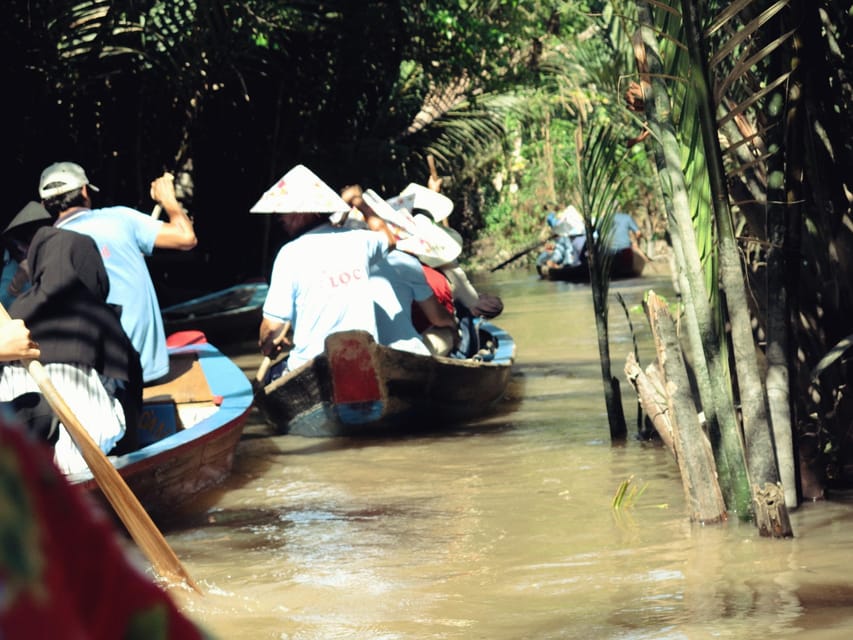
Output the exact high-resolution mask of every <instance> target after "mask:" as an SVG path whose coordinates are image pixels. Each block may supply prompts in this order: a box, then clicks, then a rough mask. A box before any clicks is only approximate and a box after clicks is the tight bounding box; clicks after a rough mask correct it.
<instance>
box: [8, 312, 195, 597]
mask: <svg viewBox="0 0 853 640" xmlns="http://www.w3.org/2000/svg"><path fill="white" fill-rule="evenodd" d="M10 319H11V318H10V316H9V313H8V312H7V311H6V308H5V307H4V306H3V305H2V304H0V320H2V321H6V320H10ZM24 365H25V366H26V367H27V371H29V373H30V375H31V376H32V377H33V380H35V382H36V384H37V385H38V388H39V389H40V390H41V392H42V394H43V395H44V397H45V399H46V400H47V402H48V404H49V405H50V408H51V409H53V412H54V413H55V414H56V415H57V417H58V418H59V420H60V421H61V422H62V424H63V426H64V427H65V428H66V429H67V430H68V433H70V434H71V437H72V438H73V439H74V443H75V444H76V445H77V448H79V449H80V453H81V454H82V456H83V459H84V460H85V461H86V464H87V465H89V469H90V470H91V472H92V475H93V476H94V478H95V480H96V481H97V483H98V486H99V487H100V488H101V491H103V493H104V495H105V496H106V497H107V499H108V500H109V502H110V504H111V505H112V507H113V509H115V512H116V514H117V515H118V517H119V518H120V519H121V521H122V522H123V523H124V526H125V527H126V528H127V531H128V533H129V534H130V536H131V537H132V538H133V539H134V541H136V544H138V545H139V547H140V549H142V551H143V553H144V554H145V555H146V557H147V558H148V560H149V561H150V562H151V564H152V565H153V566H154V570H155V571H157V573H159V574H160V575H161V576H163V577H164V578H166V579H168V580H172V581H176V582H184V583H186V584H187V585H188V586H189V587H191V588H192V589H194V590H195V591H196V592H198V593H201V589H199V587H198V585H196V583H195V582H194V581H193V580H192V578H190V576H189V574H188V573H187V571H186V569H184V567H183V565H182V564H181V561H180V560H178V557H177V556H176V555H175V552H174V551H172V548H171V547H170V546H169V543H168V542H166V539H165V538H164V537H163V534H162V533H160V531H159V530H158V529H157V527H156V525H155V524H154V522H153V521H152V520H151V517H150V516H149V515H148V513H147V512H146V511H145V509H144V508H143V507H142V505H141V504H140V503H139V500H137V499H136V496H135V495H133V492H132V491H131V490H130V487H128V486H127V483H125V481H124V479H123V478H122V477H121V476H120V475H119V473H118V471H116V468H115V467H114V466H113V465H112V463H111V462H110V461H109V459H108V458H107V456H106V455H105V454H104V452H103V451H101V449H100V447H99V446H98V445H97V444H96V443H95V441H94V440H93V439H92V436H90V435H89V432H88V431H86V428H85V427H84V426H83V425H82V424H81V423H80V421H79V420H78V419H77V416H75V415H74V412H73V411H72V410H71V408H70V407H69V406H68V404H67V403H66V402H65V400H64V399H63V397H62V396H61V395H60V394H59V392H58V391H57V390H56V387H55V386H54V385H53V381H52V380H51V379H50V376H48V374H47V371H46V370H45V368H44V367H43V366H42V364H41V363H40V362H39V361H38V360H25V361H24Z"/></svg>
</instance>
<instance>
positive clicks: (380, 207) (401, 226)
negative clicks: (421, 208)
mask: <svg viewBox="0 0 853 640" xmlns="http://www.w3.org/2000/svg"><path fill="white" fill-rule="evenodd" d="M361 197H362V198H363V199H364V203H365V204H366V205H367V206H369V207H370V208H371V209H373V212H374V213H375V214H376V215H378V216H379V217H380V218H382V219H383V220H384V221H385V222H390V223H391V224H392V225H393V226H394V227H395V228H394V229H392V231H393V232H394V234H395V235H396V236H397V237H398V238H400V237H402V236H405V235H411V234H413V233H417V230H418V229H417V225H416V223H415V220H414V218H413V217H412V213H411V211H410V210H408V209H406V208H405V207H401V208H400V209H396V208H394V207H393V206H391V205H390V204H389V203H388V202H386V201H385V200H383V199H382V197H381V196H380V195H379V194H377V193H376V192H375V191H373V190H372V189H367V190H366V191H365V192H364V193H363V194H362V196H361ZM398 230H401V231H403V232H404V233H403V234H401V233H399V232H398Z"/></svg>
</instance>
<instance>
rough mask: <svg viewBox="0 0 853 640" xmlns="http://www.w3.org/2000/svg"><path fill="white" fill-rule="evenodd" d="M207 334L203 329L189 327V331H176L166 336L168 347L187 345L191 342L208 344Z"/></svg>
mask: <svg viewBox="0 0 853 640" xmlns="http://www.w3.org/2000/svg"><path fill="white" fill-rule="evenodd" d="M206 343H207V336H205V335H204V333H202V332H201V331H196V330H195V329H188V330H187V331H176V332H175V333H171V334H169V336H168V337H167V338H166V346H167V347H187V346H189V345H191V344H206Z"/></svg>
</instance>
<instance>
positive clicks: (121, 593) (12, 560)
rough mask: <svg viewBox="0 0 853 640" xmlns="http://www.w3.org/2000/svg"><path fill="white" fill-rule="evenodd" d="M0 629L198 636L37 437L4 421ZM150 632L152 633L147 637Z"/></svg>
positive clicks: (26, 633)
mask: <svg viewBox="0 0 853 640" xmlns="http://www.w3.org/2000/svg"><path fill="white" fill-rule="evenodd" d="M0 503H2V504H5V505H6V507H5V508H4V509H3V510H2V512H0V527H2V528H3V535H2V539H3V540H4V544H3V545H2V546H0V584H3V590H4V593H3V599H2V602H0V637H3V638H58V639H63V640H64V639H69V640H72V639H74V640H76V639H78V638H79V639H80V640H101V639H103V640H115V638H144V637H159V638H169V639H181V640H183V639H187V640H201V639H202V638H203V637H204V636H203V634H202V633H201V632H200V630H199V629H198V628H197V627H196V626H195V625H194V624H193V623H192V622H191V621H190V620H189V619H188V618H186V617H184V616H183V614H181V613H180V611H179V610H178V609H177V607H176V605H175V604H174V603H173V601H172V600H171V598H170V597H169V595H168V594H167V593H166V592H165V591H163V590H162V589H160V587H158V586H157V584H156V583H155V582H154V581H153V580H152V579H151V578H149V577H148V576H147V575H145V574H144V573H142V572H141V571H139V570H138V569H137V568H136V567H135V566H133V565H132V564H131V563H130V562H129V560H128V559H127V557H126V556H125V553H124V550H123V548H122V547H121V545H120V544H119V542H118V539H117V535H118V533H117V531H116V529H115V526H114V525H113V524H112V522H111V521H109V520H108V519H107V516H106V514H104V513H102V512H101V511H97V510H96V509H95V508H94V507H93V506H92V504H90V503H89V502H87V499H86V498H85V496H84V495H83V494H82V492H81V490H80V489H79V488H78V487H76V486H73V485H71V484H70V483H69V482H68V481H67V480H66V479H65V476H63V475H62V474H61V473H60V472H59V470H58V469H57V468H56V466H55V465H54V464H53V461H52V459H51V455H50V453H49V451H48V449H47V448H46V447H44V445H42V444H41V443H36V442H35V441H33V440H31V439H29V438H28V437H27V436H26V435H24V434H23V433H22V432H20V431H18V430H16V429H15V428H13V427H10V426H8V425H6V424H5V423H2V421H0ZM152 633H153V636H152V635H150V634H152Z"/></svg>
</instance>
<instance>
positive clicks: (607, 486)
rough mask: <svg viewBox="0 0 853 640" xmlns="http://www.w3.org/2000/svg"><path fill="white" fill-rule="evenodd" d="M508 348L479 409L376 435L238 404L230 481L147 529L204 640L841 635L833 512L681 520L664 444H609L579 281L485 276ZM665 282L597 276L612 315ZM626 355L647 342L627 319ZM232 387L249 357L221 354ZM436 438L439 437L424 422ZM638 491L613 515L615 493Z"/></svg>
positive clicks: (849, 584) (838, 536) (851, 593)
mask: <svg viewBox="0 0 853 640" xmlns="http://www.w3.org/2000/svg"><path fill="white" fill-rule="evenodd" d="M479 286H480V288H481V289H482V290H484V291H488V292H491V293H496V294H498V295H500V296H501V297H502V298H503V301H504V304H505V310H504V312H503V314H502V315H501V316H500V317H499V318H498V319H497V321H498V323H499V324H500V325H501V326H502V327H503V328H505V329H506V330H508V331H509V333H510V334H511V335H513V337H514V338H515V340H516V343H517V360H516V365H515V368H514V374H513V377H512V381H511V384H510V388H509V393H508V396H507V398H506V400H505V401H504V402H503V403H502V404H501V405H500V407H498V410H497V412H496V413H495V415H492V416H490V417H488V418H487V419H484V420H482V421H479V422H476V423H471V424H467V425H462V426H458V427H454V428H453V429H451V430H449V431H439V430H438V429H437V431H436V433H435V434H427V435H419V436H417V437H411V438H404V439H393V440H364V439H359V440H349V439H309V438H301V437H296V436H276V435H273V434H272V433H271V431H270V430H269V428H268V427H267V426H266V425H265V424H264V423H263V422H262V420H261V419H260V418H259V417H258V416H257V414H255V413H253V414H252V416H251V417H250V419H249V422H248V424H247V427H246V431H245V435H244V437H243V440H242V441H241V444H240V446H239V448H238V451H237V457H236V460H235V468H234V473H233V476H232V477H231V478H230V479H229V481H228V482H227V483H226V485H225V486H224V487H222V490H220V491H216V492H215V493H213V494H210V495H209V496H206V498H205V501H204V502H203V503H200V504H196V505H194V508H193V510H192V512H191V513H187V514H186V515H184V516H182V517H181V518H179V519H178V520H177V521H176V523H175V524H174V525H170V527H169V528H167V529H165V533H166V535H167V538H168V540H169V543H170V544H171V545H172V547H173V548H174V550H175V552H176V553H177V555H178V556H179V557H180V558H181V560H182V562H183V563H184V565H185V566H186V568H187V569H188V571H189V573H190V575H192V576H193V578H194V579H195V580H196V582H198V583H199V585H200V586H201V588H202V589H203V591H204V592H205V595H204V596H203V597H195V596H190V595H186V594H184V593H181V592H178V593H176V594H175V595H176V598H177V599H178V601H179V604H180V606H181V608H182V610H183V611H185V612H186V613H187V615H189V616H190V617H191V618H193V619H194V620H196V621H197V622H199V624H201V625H202V626H203V627H204V628H206V629H207V630H208V631H209V632H211V633H212V634H213V635H214V636H215V637H217V638H222V639H232V638H249V639H258V640H266V639H279V640H284V639H287V640H330V639H336V638H341V639H343V638H347V639H349V638H353V639H365V640H414V639H419V638H430V639H473V638H482V639H488V640H510V639H522V638H524V639H526V638H529V639H537V640H545V639H551V638H579V639H580V638H583V639H593V640H595V639H614V640H616V639H620V640H628V639H631V640H640V639H689V640H703V639H706V638H709V639H710V638H758V637H796V638H809V639H811V638H814V639H830V638H832V639H835V638H838V639H841V638H844V639H847V638H851V637H853V607H851V605H853V577H851V571H852V570H853V562H851V552H853V535H851V528H852V527H853V503H851V502H850V501H843V500H839V501H826V502H822V503H816V504H807V505H804V506H802V507H800V508H799V509H797V510H796V511H793V512H792V513H791V519H792V524H793V528H794V534H795V537H794V538H793V539H791V540H771V539H764V538H760V537H759V536H758V535H757V532H756V529H755V528H754V527H753V526H752V525H748V524H740V523H738V522H737V521H736V520H735V521H730V522H728V523H727V524H724V525H715V526H701V525H696V524H691V523H690V522H689V521H688V520H687V517H686V512H685V507H684V498H683V492H682V487H681V481H680V477H679V473H678V468H677V465H676V463H675V461H674V459H673V457H672V455H671V454H670V453H669V451H668V450H667V449H666V448H664V447H663V446H661V445H659V444H655V443H647V442H641V441H640V440H638V439H637V438H633V437H632V438H629V440H628V442H627V443H626V444H625V445H623V446H612V445H611V443H610V438H609V428H608V425H607V417H606V412H605V407H604V400H603V391H602V383H601V369H600V364H599V358H598V347H597V342H596V335H595V327H594V317H593V310H592V301H591V296H590V292H589V288H588V287H586V286H583V285H573V284H567V283H552V282H542V281H539V280H538V279H537V278H536V276H535V274H530V273H529V272H508V273H499V274H496V276H495V277H493V278H490V279H489V280H487V281H485V282H481V283H479ZM649 288H654V289H655V290H656V291H657V292H659V293H662V294H663V295H667V294H669V292H670V291H671V286H670V284H669V279H668V278H667V277H662V278H659V279H655V278H653V277H649V278H643V279H641V280H633V281H624V282H615V283H613V285H612V286H611V305H610V330H611V334H612V335H611V354H612V357H613V374H614V375H616V376H617V377H619V379H620V380H622V381H623V382H622V390H623V396H624V398H623V402H624V406H625V413H626V418H627V420H628V422H629V433H630V434H632V435H633V434H635V433H636V431H637V428H636V416H637V407H636V397H635V395H634V392H633V389H631V388H630V386H629V385H628V384H627V383H626V382H624V373H623V372H622V368H623V364H624V357H625V354H626V353H627V352H628V351H629V350H631V348H632V340H631V332H630V331H629V324H628V322H627V320H626V316H625V313H624V311H623V309H622V307H621V305H620V304H619V303H618V302H617V300H616V298H615V294H616V293H620V294H621V295H622V296H623V298H624V300H625V303H626V305H627V306H628V307H629V308H631V307H635V306H636V305H638V304H639V303H640V301H641V299H642V295H643V292H644V291H645V290H646V289H649ZM631 324H632V325H633V326H634V329H635V330H636V332H637V334H638V344H639V351H640V360H641V364H642V365H643V366H645V364H646V363H647V362H648V361H649V359H650V358H651V357H652V356H653V347H652V345H651V342H650V338H649V336H648V330H647V328H646V325H645V324H644V323H643V321H642V316H641V314H636V313H634V314H631ZM226 351H228V352H229V353H230V354H231V355H232V356H234V357H235V360H236V361H237V362H238V364H240V366H241V367H243V368H244V370H245V371H246V372H247V373H248V374H250V375H251V374H253V373H254V371H255V370H256V368H257V366H258V363H259V361H260V359H259V358H258V356H257V355H256V354H255V350H254V345H252V344H245V345H238V346H235V347H231V348H229V349H226ZM436 426H437V427H440V425H436ZM624 481H630V484H629V487H635V488H636V490H637V491H640V490H642V493H640V494H639V496H635V498H634V499H633V501H629V503H628V504H627V505H626V506H624V507H623V508H622V509H620V510H614V509H613V508H612V506H611V503H612V500H613V496H614V494H615V493H616V491H617V489H618V488H619V485H620V483H622V482H624Z"/></svg>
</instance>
